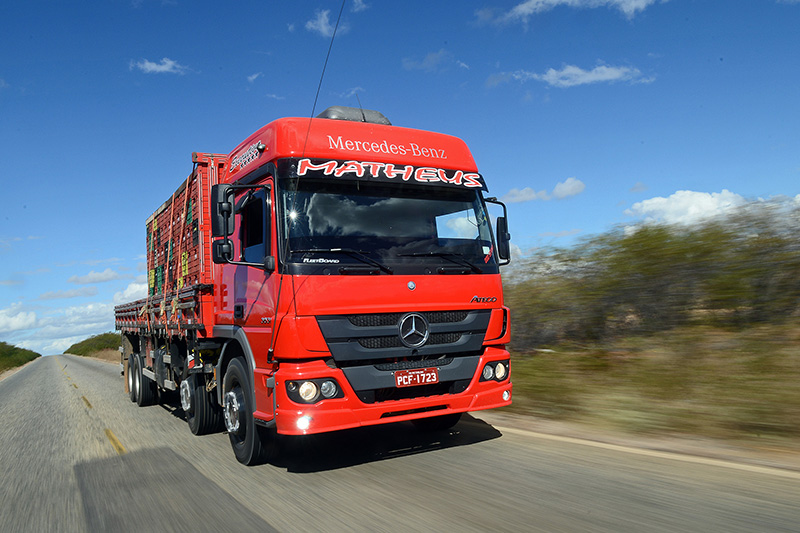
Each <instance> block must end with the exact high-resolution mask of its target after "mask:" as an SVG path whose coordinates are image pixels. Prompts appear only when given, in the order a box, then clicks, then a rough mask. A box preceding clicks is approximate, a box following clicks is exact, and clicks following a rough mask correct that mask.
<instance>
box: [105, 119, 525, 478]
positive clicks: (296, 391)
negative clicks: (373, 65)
mask: <svg viewBox="0 0 800 533" xmlns="http://www.w3.org/2000/svg"><path fill="white" fill-rule="evenodd" d="M192 161H193V163H194V168H193V170H192V172H191V173H190V174H189V176H188V177H187V179H186V181H185V182H184V183H183V184H182V185H181V186H180V187H179V188H178V189H177V190H176V191H175V193H174V194H173V195H172V197H171V198H170V199H169V200H168V201H167V202H165V203H164V204H163V205H162V206H161V207H160V208H159V209H158V210H156V212H155V213H154V214H153V215H152V216H150V217H149V218H148V219H147V268H148V279H149V281H148V289H149V292H148V296H147V298H144V299H141V300H138V301H135V302H131V303H128V304H123V305H120V306H117V307H116V308H115V323H116V328H117V330H119V331H120V332H121V334H122V346H121V349H120V351H121V358H122V367H123V373H124V375H125V388H126V391H127V392H128V393H129V395H130V399H131V400H132V401H134V402H136V403H137V404H138V405H140V406H142V405H147V404H152V403H155V402H156V401H157V400H158V398H159V394H161V393H162V392H163V391H178V392H179V395H180V402H181V406H182V408H183V411H184V413H185V417H186V420H187V422H188V424H189V428H190V430H191V431H192V433H194V434H198V435H199V434H204V433H209V432H214V431H219V430H221V429H222V427H223V423H224V427H225V429H226V430H227V433H228V435H229V437H230V441H231V445H232V447H233V450H234V453H235V455H236V458H237V459H238V460H239V461H240V462H242V463H244V464H254V463H258V462H262V461H264V460H266V459H267V458H268V457H269V456H270V454H271V453H272V452H273V451H274V450H275V449H276V448H275V442H276V440H277V438H278V435H305V434H314V433H321V432H327V431H335V430H341V429H347V428H354V427H359V426H367V425H373V424H384V423H391V422H399V421H412V422H413V423H414V424H415V425H416V426H418V427H419V428H422V429H426V430H442V429H446V428H449V427H451V426H453V425H454V424H456V423H457V422H458V420H459V418H460V417H461V415H462V413H465V412H467V411H477V410H482V409H490V408H494V407H499V406H504V405H509V404H510V403H511V390H512V386H511V380H510V377H509V362H510V357H509V352H508V351H507V349H506V344H507V343H508V342H509V338H510V333H509V312H508V309H507V308H506V307H504V306H503V291H502V283H501V279H500V269H499V267H500V266H501V265H503V264H506V263H507V262H508V261H509V258H510V254H509V246H510V245H509V240H510V235H509V234H508V225H507V214H506V208H505V206H504V205H503V204H502V203H501V202H498V201H497V200H496V199H495V198H486V197H484V193H485V192H486V191H487V189H486V185H485V183H484V180H483V177H482V176H481V175H480V174H479V173H478V170H477V167H476V165H475V162H474V160H473V158H472V155H471V153H470V151H469V149H468V148H467V146H466V144H465V143H464V142H463V141H462V140H460V139H458V138H456V137H452V136H449V135H443V134H439V133H432V132H427V131H420V130H415V129H408V128H402V127H397V126H393V125H391V123H390V122H389V121H388V120H387V119H386V118H385V117H384V116H383V115H382V114H381V113H379V112H377V111H371V110H363V109H355V108H347V107H338V106H336V107H331V108H328V109H327V110H325V111H324V112H322V113H321V114H320V115H318V116H317V117H316V118H313V119H312V118H282V119H278V120H275V121H273V122H271V123H269V124H267V125H266V126H264V127H263V128H261V129H260V130H258V131H257V132H255V133H254V134H253V135H251V136H250V137H248V138H247V140H245V141H244V142H243V143H242V144H240V145H239V146H238V147H236V149H234V150H233V152H231V153H230V154H229V155H221V154H210V153H197V152H196V153H193V154H192ZM487 202H489V203H493V204H498V205H499V206H500V207H498V211H499V209H501V208H502V213H503V214H502V216H498V217H497V218H496V223H495V226H496V234H493V233H492V231H491V227H490V217H489V216H488V213H487V207H486V204H487Z"/></svg>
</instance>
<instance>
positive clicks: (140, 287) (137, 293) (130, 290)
mask: <svg viewBox="0 0 800 533" xmlns="http://www.w3.org/2000/svg"><path fill="white" fill-rule="evenodd" d="M146 296H147V281H145V280H141V281H138V280H137V282H134V283H131V284H130V285H128V286H127V287H125V290H123V291H119V292H116V293H114V304H116V305H119V304H124V303H128V302H133V301H135V300H140V299H142V298H145V297H146Z"/></svg>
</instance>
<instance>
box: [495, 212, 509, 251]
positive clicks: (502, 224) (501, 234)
mask: <svg viewBox="0 0 800 533" xmlns="http://www.w3.org/2000/svg"><path fill="white" fill-rule="evenodd" d="M510 242H511V234H510V233H508V221H507V220H506V217H497V255H498V256H499V257H500V259H503V260H504V261H508V260H510V259H511V245H510Z"/></svg>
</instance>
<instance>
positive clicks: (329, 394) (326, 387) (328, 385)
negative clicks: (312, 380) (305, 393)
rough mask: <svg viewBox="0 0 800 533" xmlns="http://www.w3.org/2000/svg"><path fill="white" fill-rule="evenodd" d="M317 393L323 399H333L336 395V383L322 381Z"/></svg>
mask: <svg viewBox="0 0 800 533" xmlns="http://www.w3.org/2000/svg"><path fill="white" fill-rule="evenodd" d="M319 392H320V393H321V394H322V396H323V397H324V398H333V397H334V396H336V393H337V390H336V383H334V382H333V381H323V382H322V385H320V386H319Z"/></svg>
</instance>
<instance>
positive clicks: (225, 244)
mask: <svg viewBox="0 0 800 533" xmlns="http://www.w3.org/2000/svg"><path fill="white" fill-rule="evenodd" d="M211 259H212V261H214V262H215V263H217V264H226V263H230V262H231V261H232V260H233V241H231V240H230V239H228V238H225V239H220V240H218V241H213V242H212V243H211Z"/></svg>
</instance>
